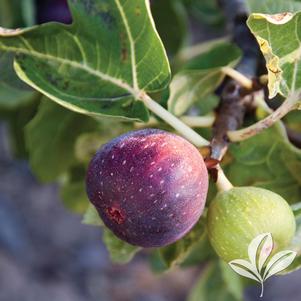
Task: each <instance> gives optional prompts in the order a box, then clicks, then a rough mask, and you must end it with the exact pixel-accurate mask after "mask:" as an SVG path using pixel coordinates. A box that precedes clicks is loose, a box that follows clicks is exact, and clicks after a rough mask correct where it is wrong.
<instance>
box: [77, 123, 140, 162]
mask: <svg viewBox="0 0 301 301" xmlns="http://www.w3.org/2000/svg"><path fill="white" fill-rule="evenodd" d="M133 129H134V128H133V124H132V123H129V122H117V121H116V120H112V119H111V118H110V119H102V120H99V124H98V129H97V132H96V131H95V132H89V133H84V134H82V135H80V136H79V137H78V138H77V140H76V144H75V155H76V158H77V160H78V161H79V162H82V163H88V162H90V160H91V158H92V157H93V156H94V155H95V153H96V151H97V150H98V149H99V148H100V147H101V145H103V144H105V143H107V142H108V141H109V140H111V139H113V138H114V137H117V136H120V135H121V134H124V133H126V132H128V131H130V130H133Z"/></svg>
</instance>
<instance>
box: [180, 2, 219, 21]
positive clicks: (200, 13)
mask: <svg viewBox="0 0 301 301" xmlns="http://www.w3.org/2000/svg"><path fill="white" fill-rule="evenodd" d="M182 1H183V3H184V4H185V5H186V6H187V10H188V11H189V13H190V14H191V15H192V16H194V17H195V18H197V19H198V20H199V21H201V22H202V23H205V24H209V25H214V26H218V25H222V24H223V21H224V16H223V13H222V10H221V9H220V7H219V5H218V1H217V0H202V1H195V0H182Z"/></svg>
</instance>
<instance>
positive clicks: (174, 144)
mask: <svg viewBox="0 0 301 301" xmlns="http://www.w3.org/2000/svg"><path fill="white" fill-rule="evenodd" d="M86 181H87V193H88V196H89V199H90V201H91V202H92V203H93V205H94V206H95V207H96V209H97V211H98V213H99V215H100V217H101V218H102V220H103V222H104V223H105V224H106V226H107V227H108V228H110V229H111V230H112V231H113V232H114V233H115V235H116V236H118V237H119V238H120V239H122V240H124V241H126V242H128V243H130V244H133V245H138V246H142V247H160V246H164V245H167V244H170V243H172V242H175V241H176V240H178V239H180V238H181V237H182V236H184V235H185V234H186V233H187V232H188V231H189V230H190V229H191V228H192V227H193V225H194V224H195V223H196V222H197V221H198V219H199V217H200V216H201V214H202V212H203V209H204V205H205V200H206V195H207V190H208V174H207V169H206V166H205V164H204V161H203V158H202V156H201V155H200V153H199V152H198V150H197V149H196V148H195V147H194V146H193V145H192V144H190V143H189V142H187V141H186V140H185V139H183V138H181V137H179V136H177V135H174V134H171V133H168V132H165V131H161V130H156V129H146V130H139V131H134V132H130V133H127V134H125V135H122V136H120V137H118V138H115V139H113V140H112V141H111V142H109V143H108V144H106V145H104V146H103V147H102V148H101V149H100V150H99V151H98V152H97V154H96V155H95V157H94V158H93V159H92V161H91V163H90V166H89V169H88V173H87V180H86Z"/></svg>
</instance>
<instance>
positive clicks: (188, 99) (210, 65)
mask: <svg viewBox="0 0 301 301" xmlns="http://www.w3.org/2000/svg"><path fill="white" fill-rule="evenodd" d="M240 54H241V52H240V50H239V49H238V48H237V47H236V46H234V45H233V44H230V43H221V44H219V45H217V46H214V47H212V48H211V49H210V50H209V51H207V52H205V53H203V54H201V55H200V56H198V57H197V58H195V59H193V60H192V61H191V62H189V63H188V64H187V65H186V67H184V70H183V71H181V72H179V73H178V74H176V75H175V77H174V78H173V79H172V82H171V84H170V97H169V100H168V110H169V111H170V112H172V113H173V114H175V115H178V116H180V115H182V114H184V113H185V112H186V111H187V110H188V109H189V108H190V107H191V106H192V105H193V104H194V103H196V102H198V101H199V102H201V101H202V100H204V101H205V99H206V97H207V96H208V95H210V94H212V92H213V91H214V90H215V89H216V88H217V87H218V86H219V85H220V84H221V82H222V81H223V79H224V78H225V74H224V73H223V72H222V70H221V68H222V67H225V66H230V67H233V66H235V65H236V64H237V62H238V60H239V58H240Z"/></svg>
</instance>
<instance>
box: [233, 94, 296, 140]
mask: <svg viewBox="0 0 301 301" xmlns="http://www.w3.org/2000/svg"><path fill="white" fill-rule="evenodd" d="M300 99H301V94H300V92H299V93H295V94H292V95H291V96H290V97H288V98H287V99H286V100H285V101H284V102H283V104H282V105H281V106H280V107H279V108H278V109H277V110H275V111H274V112H272V113H271V114H270V115H269V116H267V117H266V118H264V119H262V120H259V121H258V122H256V123H255V124H253V125H251V126H249V127H247V128H244V129H241V130H238V131H229V132H228V137H229V139H230V141H232V142H239V141H243V140H246V139H249V138H251V137H253V136H255V135H257V134H259V133H260V132H262V131H263V130H264V129H266V128H269V127H271V126H272V125H274V124H275V123H276V122H277V121H279V120H280V119H281V118H283V117H284V116H285V115H286V114H288V113H289V112H290V111H293V110H295V109H297V108H298V107H299V106H300Z"/></svg>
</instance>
